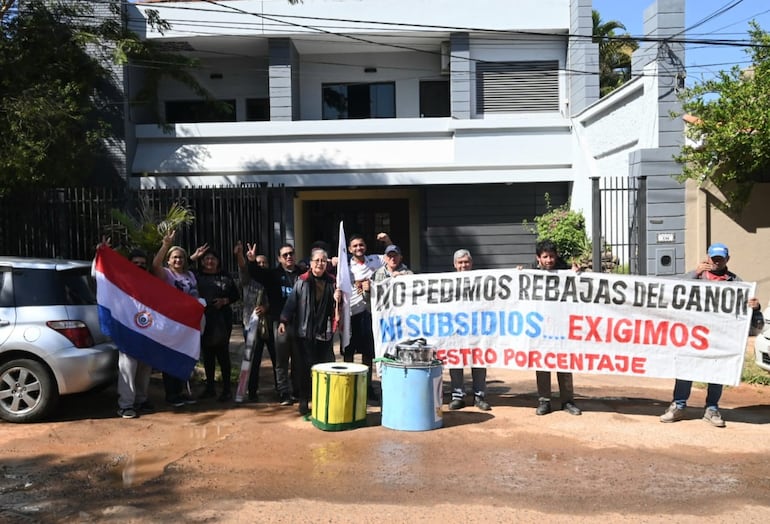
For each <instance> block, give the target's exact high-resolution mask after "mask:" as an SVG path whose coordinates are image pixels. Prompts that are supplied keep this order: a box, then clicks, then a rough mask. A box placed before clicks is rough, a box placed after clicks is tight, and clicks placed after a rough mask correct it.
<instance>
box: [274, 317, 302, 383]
mask: <svg viewBox="0 0 770 524" xmlns="http://www.w3.org/2000/svg"><path fill="white" fill-rule="evenodd" d="M278 324H279V322H278V321H276V320H274V321H273V338H274V340H275V386H276V389H277V390H278V395H280V396H285V395H289V394H292V393H294V394H296V393H297V391H298V389H299V384H298V383H297V362H296V361H297V354H298V353H299V350H298V345H297V344H298V341H297V337H295V336H294V333H293V332H292V331H291V330H290V329H287V330H286V332H285V333H284V334H283V335H281V334H280V333H278ZM290 361H291V382H289V362H290Z"/></svg>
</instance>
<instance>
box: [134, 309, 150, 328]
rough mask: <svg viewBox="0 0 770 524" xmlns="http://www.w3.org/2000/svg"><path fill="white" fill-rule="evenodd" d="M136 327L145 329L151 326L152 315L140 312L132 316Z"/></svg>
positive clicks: (147, 312)
mask: <svg viewBox="0 0 770 524" xmlns="http://www.w3.org/2000/svg"><path fill="white" fill-rule="evenodd" d="M134 324H136V327H139V328H142V329H145V328H148V327H150V326H152V313H150V312H149V311H140V312H139V313H137V314H136V315H135V316H134Z"/></svg>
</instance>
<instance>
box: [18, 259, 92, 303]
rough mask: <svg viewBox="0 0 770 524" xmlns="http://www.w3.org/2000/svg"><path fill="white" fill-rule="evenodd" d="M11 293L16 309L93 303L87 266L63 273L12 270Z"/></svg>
mask: <svg viewBox="0 0 770 524" xmlns="http://www.w3.org/2000/svg"><path fill="white" fill-rule="evenodd" d="M13 294H14V298H15V299H16V306H17V307H24V306H56V305H68V306H86V305H92V304H96V293H95V286H94V281H93V278H92V277H91V274H90V268H88V267H82V268H76V269H68V270H66V271H52V270H45V269H14V271H13Z"/></svg>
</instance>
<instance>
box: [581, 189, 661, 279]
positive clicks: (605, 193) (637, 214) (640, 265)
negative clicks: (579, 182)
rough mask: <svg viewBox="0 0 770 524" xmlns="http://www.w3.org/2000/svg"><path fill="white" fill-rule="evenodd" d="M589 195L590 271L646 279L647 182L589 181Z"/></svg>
mask: <svg viewBox="0 0 770 524" xmlns="http://www.w3.org/2000/svg"><path fill="white" fill-rule="evenodd" d="M591 193H592V195H591V197H592V201H593V207H592V212H593V227H592V232H591V238H592V240H593V254H592V261H593V267H594V268H598V267H601V268H602V271H605V272H614V273H629V274H632V275H646V274H647V265H646V259H647V252H646V251H647V244H646V241H645V240H646V237H647V229H646V222H647V221H646V209H647V178H646V177H638V178H632V177H607V178H599V177H591ZM597 239H599V240H598V241H597Z"/></svg>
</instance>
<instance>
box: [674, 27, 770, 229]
mask: <svg viewBox="0 0 770 524" xmlns="http://www.w3.org/2000/svg"><path fill="white" fill-rule="evenodd" d="M749 36H750V38H751V44H750V46H749V47H748V48H747V50H746V52H747V54H748V55H749V56H750V57H751V62H752V66H751V67H750V68H749V69H746V70H742V69H741V68H740V67H739V66H737V65H736V66H734V67H733V68H732V69H730V70H729V71H721V72H720V73H719V74H718V75H717V76H716V77H714V78H713V79H710V80H706V81H704V82H701V83H696V84H695V85H694V86H692V87H690V88H687V89H684V90H683V91H682V92H681V93H680V101H681V102H682V111H683V114H686V115H691V116H692V117H694V118H691V119H689V120H690V125H688V126H687V129H686V135H687V137H688V138H689V139H690V140H691V141H692V143H690V144H686V145H685V146H683V147H682V150H681V152H680V154H679V155H678V156H677V157H676V160H677V161H678V162H680V163H681V164H682V175H681V177H680V179H681V180H682V181H684V180H687V179H690V180H694V181H696V182H697V183H698V184H699V185H703V184H706V183H711V184H713V185H714V187H716V188H717V189H719V190H720V191H721V193H722V195H723V200H722V201H721V202H720V203H719V204H720V206H721V207H722V209H724V210H725V211H727V212H731V213H733V214H736V215H737V214H740V212H741V211H742V209H743V207H744V206H745V205H746V203H747V202H748V199H749V196H750V195H751V190H752V188H753V187H754V183H756V182H766V181H770V35H768V33H766V32H765V31H763V30H762V29H761V28H760V27H759V25H758V24H757V23H756V22H754V21H752V22H751V23H750V29H749ZM674 116H676V115H674Z"/></svg>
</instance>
